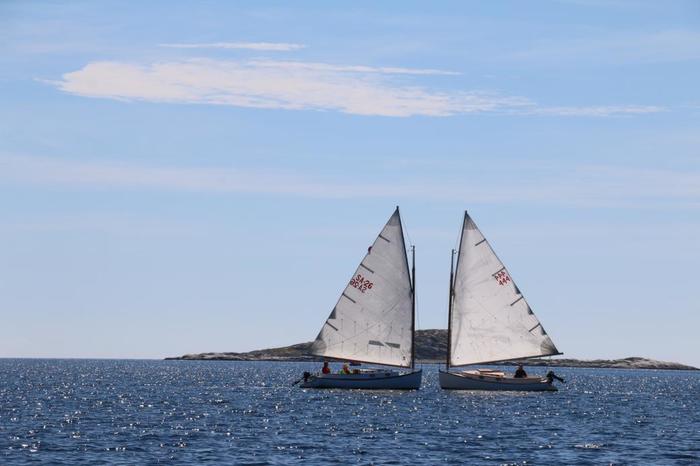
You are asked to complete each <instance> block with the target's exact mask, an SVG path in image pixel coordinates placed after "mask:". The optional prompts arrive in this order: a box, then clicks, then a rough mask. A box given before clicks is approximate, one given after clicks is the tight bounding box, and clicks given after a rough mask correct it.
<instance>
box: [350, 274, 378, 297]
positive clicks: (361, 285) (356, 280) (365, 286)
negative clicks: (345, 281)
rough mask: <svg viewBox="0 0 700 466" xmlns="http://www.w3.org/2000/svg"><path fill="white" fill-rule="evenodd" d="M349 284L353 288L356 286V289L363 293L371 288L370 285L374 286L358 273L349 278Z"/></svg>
mask: <svg viewBox="0 0 700 466" xmlns="http://www.w3.org/2000/svg"><path fill="white" fill-rule="evenodd" d="M350 286H352V287H353V288H357V289H358V290H360V291H361V292H363V293H364V292H365V291H367V290H371V289H372V286H374V283H372V282H371V281H369V280H367V279H366V278H365V277H363V276H362V275H360V274H359V273H358V274H357V275H356V276H354V277H353V278H352V280H350Z"/></svg>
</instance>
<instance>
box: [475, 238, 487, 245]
mask: <svg viewBox="0 0 700 466" xmlns="http://www.w3.org/2000/svg"><path fill="white" fill-rule="evenodd" d="M484 241H486V238H484V239H482V240H481V241H479V242H478V243H476V244H475V245H474V246H478V245H480V244H481V243H483V242H484Z"/></svg>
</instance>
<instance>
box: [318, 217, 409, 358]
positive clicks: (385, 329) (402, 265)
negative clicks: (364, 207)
mask: <svg viewBox="0 0 700 466" xmlns="http://www.w3.org/2000/svg"><path fill="white" fill-rule="evenodd" d="M412 298H413V288H412V283H411V277H410V272H409V269H408V258H407V256H406V246H405V243H404V238H403V230H402V228H401V218H400V215H399V210H398V208H397V209H396V211H395V212H394V214H393V215H392V216H391V217H390V218H389V221H388V222H387V224H386V225H385V226H384V228H383V229H382V231H381V232H380V233H379V235H377V238H376V240H375V241H374V243H373V244H372V246H371V247H370V248H368V250H367V254H366V255H365V256H364V258H363V259H362V260H361V261H360V264H359V265H358V267H357V269H356V270H355V273H354V274H353V276H352V278H351V279H350V282H349V283H348V285H347V286H346V287H345V289H344V290H343V292H342V293H341V295H340V298H339V300H338V302H337V304H336V306H335V308H334V309H333V311H332V312H331V315H330V316H329V317H328V319H327V320H326V324H328V325H323V327H322V328H321V331H320V333H319V334H318V336H317V337H316V340H315V341H314V343H313V345H312V348H311V353H312V354H314V355H316V356H321V357H325V358H330V359H339V360H345V361H356V362H367V363H375V364H383V365H389V366H400V367H410V366H411V363H412V349H413V348H412V347H413V344H412V339H413V315H412ZM329 326H330V328H329Z"/></svg>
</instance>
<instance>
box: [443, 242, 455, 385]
mask: <svg viewBox="0 0 700 466" xmlns="http://www.w3.org/2000/svg"><path fill="white" fill-rule="evenodd" d="M454 269H455V250H454V249H453V250H452V255H451V257H450V293H449V298H448V300H447V309H448V311H447V359H446V361H445V365H446V370H447V371H449V370H450V352H451V347H452V296H453V294H454V286H453V283H454Z"/></svg>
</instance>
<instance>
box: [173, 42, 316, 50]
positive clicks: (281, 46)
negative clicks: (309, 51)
mask: <svg viewBox="0 0 700 466" xmlns="http://www.w3.org/2000/svg"><path fill="white" fill-rule="evenodd" d="M159 47H169V48H176V49H236V50H257V51H265V52H292V51H294V50H300V49H303V48H306V46H305V45H303V44H290V43H287V42H210V43H204V44H159Z"/></svg>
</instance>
